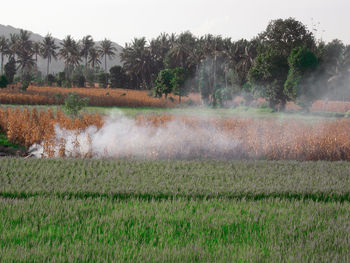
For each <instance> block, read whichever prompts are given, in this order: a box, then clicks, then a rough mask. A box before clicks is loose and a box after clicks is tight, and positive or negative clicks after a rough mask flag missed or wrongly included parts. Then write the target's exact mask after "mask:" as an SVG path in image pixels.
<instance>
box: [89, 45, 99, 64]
mask: <svg viewBox="0 0 350 263" xmlns="http://www.w3.org/2000/svg"><path fill="white" fill-rule="evenodd" d="M100 57H101V53H100V50H99V49H98V48H97V47H96V46H93V47H91V48H90V49H89V57H88V58H89V60H88V62H89V63H90V64H91V66H92V68H93V69H94V68H95V67H96V66H99V65H100V64H101V61H100Z"/></svg>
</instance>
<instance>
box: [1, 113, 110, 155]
mask: <svg viewBox="0 0 350 263" xmlns="http://www.w3.org/2000/svg"><path fill="white" fill-rule="evenodd" d="M56 124H58V125H60V127H62V128H65V129H68V130H76V131H79V130H82V129H86V128H87V127H89V126H91V125H94V126H96V127H97V128H101V127H102V125H103V119H102V117H101V116H100V115H98V114H83V115H82V116H81V117H79V118H75V119H71V118H69V117H68V116H66V115H65V114H64V113H63V112H62V111H60V110H58V111H57V112H56V113H55V114H54V113H53V112H52V111H51V109H48V111H39V112H38V111H37V110H36V109H32V110H28V109H26V108H25V109H24V110H20V109H19V108H16V109H11V108H0V131H3V132H5V133H6V135H7V137H8V139H9V141H11V142H12V143H15V144H20V145H24V146H26V147H27V148H28V147H30V146H31V145H33V144H35V143H40V142H45V145H47V147H49V143H50V142H51V139H52V138H53V137H54V136H55V130H54V127H55V125H56ZM47 150H48V151H49V149H47Z"/></svg>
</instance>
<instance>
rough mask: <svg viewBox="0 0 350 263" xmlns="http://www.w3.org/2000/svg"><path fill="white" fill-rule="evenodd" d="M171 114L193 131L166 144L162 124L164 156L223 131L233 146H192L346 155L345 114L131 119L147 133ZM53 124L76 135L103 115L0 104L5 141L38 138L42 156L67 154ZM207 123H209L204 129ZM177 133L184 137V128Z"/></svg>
mask: <svg viewBox="0 0 350 263" xmlns="http://www.w3.org/2000/svg"><path fill="white" fill-rule="evenodd" d="M175 120H176V122H177V124H181V125H183V126H182V127H184V132H185V131H186V129H187V130H191V131H193V133H194V136H193V135H192V137H189V138H191V140H192V141H186V142H183V143H184V147H183V148H182V146H181V147H179V145H175V144H172V142H174V140H173V139H174V138H176V137H177V136H180V134H179V133H178V132H179V131H178V130H176V129H174V130H172V129H168V130H167V131H166V132H167V134H166V138H167V139H166V141H164V142H162V147H163V148H162V149H163V150H164V148H165V149H166V151H167V155H166V156H167V157H169V158H181V156H182V155H181V154H182V152H181V151H182V149H183V151H186V149H188V145H189V144H193V145H195V146H201V145H208V143H210V142H211V141H215V140H218V139H220V138H221V137H223V138H229V139H232V140H234V141H235V142H236V144H235V147H234V148H232V147H231V146H230V145H223V146H222V147H221V148H220V149H217V148H215V147H213V148H209V149H206V150H205V151H203V148H201V149H198V151H201V152H202V155H201V156H203V157H210V158H211V157H213V158H215V157H218V158H252V159H260V158H263V159H270V160H332V161H336V160H350V136H349V135H350V120H347V119H342V120H335V121H319V122H314V123H312V124H308V123H305V122H302V121H298V120H292V121H291V120H288V121H285V122H281V121H276V120H266V119H261V120H257V119H242V118H219V119H218V118H207V119H201V118H198V117H188V116H182V117H179V116H177V117H176V116H173V115H162V116H153V115H140V116H137V117H136V122H135V123H136V125H137V126H140V127H149V128H151V130H152V131H153V132H152V133H151V134H153V135H155V134H157V129H160V128H162V127H166V126H167V125H168V124H170V123H172V122H173V121H175ZM55 124H59V125H60V127H62V128H65V129H67V130H73V131H75V132H76V134H77V135H78V134H79V133H81V132H83V131H84V130H85V129H86V128H87V127H89V126H91V125H95V126H96V127H97V129H100V128H101V127H103V125H104V124H105V120H104V119H102V117H101V116H99V115H91V114H90V115H89V114H84V115H83V116H81V117H79V118H76V119H74V120H71V119H70V118H68V117H67V116H65V115H64V114H63V113H62V112H60V111H58V112H57V114H54V113H52V112H51V111H50V110H49V111H48V112H45V111H40V112H37V111H36V110H35V109H33V110H31V111H29V110H27V109H25V110H23V111H21V110H19V109H15V110H13V109H9V108H8V109H1V108H0V129H1V130H3V131H4V132H6V134H7V135H8V138H9V140H10V141H11V142H13V143H18V144H22V145H26V146H27V147H29V146H31V145H32V144H35V143H41V144H42V145H44V147H43V148H44V152H45V154H46V156H67V153H66V152H65V149H64V147H65V146H64V142H63V141H59V142H58V141H57V140H56V139H55V129H54V127H55ZM208 127H211V130H210V132H209V133H208ZM203 131H206V133H205V136H200V134H204V133H203ZM196 134H198V136H197V135H196ZM181 136H182V137H181V138H184V140H187V139H186V138H187V137H186V134H185V135H184V134H182V135H181ZM124 139H125V138H124ZM130 139H133V138H130ZM62 140H64V138H63V139H62ZM112 143H113V144H115V145H118V144H119V143H120V142H119V141H118V137H117V138H116V139H115V141H113V142H112ZM123 143H124V144H125V143H127V142H125V141H124V142H123ZM176 143H178V141H177V142H176ZM57 144H60V145H62V147H59V152H55V151H57V147H58V146H59V145H57ZM173 146H176V151H173V150H172V147H173ZM157 147H158V146H155V148H152V152H150V153H149V154H150V155H152V156H153V157H154V156H157ZM55 149H56V150H55ZM179 149H180V150H179ZM191 151H194V153H196V154H197V155H198V152H196V148H193V147H192V148H191ZM190 154H191V153H188V152H187V155H186V156H191V155H190ZM197 155H195V156H197ZM92 156H93V155H92ZM131 156H132V154H131Z"/></svg>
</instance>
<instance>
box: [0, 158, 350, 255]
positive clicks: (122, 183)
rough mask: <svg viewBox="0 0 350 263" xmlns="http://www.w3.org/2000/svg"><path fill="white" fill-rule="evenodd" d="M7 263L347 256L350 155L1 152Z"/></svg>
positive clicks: (0, 206) (0, 205) (0, 209)
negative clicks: (45, 155)
mask: <svg viewBox="0 0 350 263" xmlns="http://www.w3.org/2000/svg"><path fill="white" fill-rule="evenodd" d="M0 218H1V219H0V262H14V261H15V262H43V261H45V262H46V261H50V262H51V261H53V262H56V261H59V262H62V261H63V262H66V261H72V262H76V261H78V262H81V261H82V262H99V261H115V262H281V261H282V262H348V261H349V260H350V163H348V162H302V163H301V162H277V161H276V162H270V161H227V162H225V161H214V160H213V161H208V160H206V161H201V160H192V161H170V160H169V161H167V160H163V161H146V160H79V159H74V160H73V159H51V160H38V159H26V160H23V159H19V158H2V159H0Z"/></svg>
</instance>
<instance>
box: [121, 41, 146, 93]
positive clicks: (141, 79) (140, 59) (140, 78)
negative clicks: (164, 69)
mask: <svg viewBox="0 0 350 263" xmlns="http://www.w3.org/2000/svg"><path fill="white" fill-rule="evenodd" d="M150 54H151V53H150V49H149V47H148V46H147V42H146V39H145V38H144V37H142V38H134V40H133V41H132V43H131V44H126V45H125V48H124V49H123V51H122V52H121V54H120V57H121V60H122V62H123V67H124V69H125V70H126V72H127V74H128V75H129V76H131V77H133V76H135V78H136V79H137V85H140V84H142V86H143V88H146V87H147V86H148V84H150V78H149V77H150V74H149V73H150V64H151V63H150V61H151V55H150Z"/></svg>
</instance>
